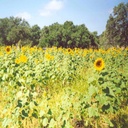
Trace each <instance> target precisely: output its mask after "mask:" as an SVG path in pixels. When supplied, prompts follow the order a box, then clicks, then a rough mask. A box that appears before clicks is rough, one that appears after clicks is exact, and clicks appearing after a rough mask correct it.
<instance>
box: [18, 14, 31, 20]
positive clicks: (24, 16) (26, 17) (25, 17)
mask: <svg viewBox="0 0 128 128" xmlns="http://www.w3.org/2000/svg"><path fill="white" fill-rule="evenodd" d="M16 17H20V18H22V19H25V20H29V19H31V15H30V14H29V13H28V12H22V13H18V14H17V15H16Z"/></svg>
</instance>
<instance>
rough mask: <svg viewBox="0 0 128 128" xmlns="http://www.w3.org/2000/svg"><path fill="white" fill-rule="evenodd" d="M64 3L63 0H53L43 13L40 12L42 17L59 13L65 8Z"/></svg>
mask: <svg viewBox="0 0 128 128" xmlns="http://www.w3.org/2000/svg"><path fill="white" fill-rule="evenodd" d="M63 4H64V1H62V0H51V1H50V2H49V3H47V4H46V5H45V6H44V8H43V9H42V11H41V12H40V15H41V16H49V15H51V14H52V13H53V12H55V11H59V10H61V9H62V8H63Z"/></svg>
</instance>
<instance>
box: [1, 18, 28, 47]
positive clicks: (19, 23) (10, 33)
mask: <svg viewBox="0 0 128 128" xmlns="http://www.w3.org/2000/svg"><path fill="white" fill-rule="evenodd" d="M29 38H30V26H29V24H28V22H26V21H25V20H22V19H21V18H18V17H16V18H14V17H10V18H3V19H0V41H1V43H2V44H5V45H15V44H17V43H18V42H19V41H22V42H25V40H28V39H29ZM26 43H28V42H26Z"/></svg>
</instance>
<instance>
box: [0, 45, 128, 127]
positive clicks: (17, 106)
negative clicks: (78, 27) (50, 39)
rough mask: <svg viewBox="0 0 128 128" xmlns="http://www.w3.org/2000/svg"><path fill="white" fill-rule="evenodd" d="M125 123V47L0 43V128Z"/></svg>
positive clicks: (127, 53) (127, 95) (127, 76)
mask: <svg viewBox="0 0 128 128" xmlns="http://www.w3.org/2000/svg"><path fill="white" fill-rule="evenodd" d="M30 127H31V128H111V127H114V128H128V48H126V49H121V48H109V49H107V50H103V49H98V50H94V49H78V48H74V49H70V48H67V49H65V48H56V47H52V48H47V49H46V50H42V48H37V47H27V46H26V47H21V48H20V47H15V46H12V47H11V46H7V47H0V128H30Z"/></svg>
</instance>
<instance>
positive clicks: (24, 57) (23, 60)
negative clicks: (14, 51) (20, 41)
mask: <svg viewBox="0 0 128 128" xmlns="http://www.w3.org/2000/svg"><path fill="white" fill-rule="evenodd" d="M27 60H28V58H27V56H25V55H21V56H20V58H19V61H20V62H22V63H26V62H27Z"/></svg>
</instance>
